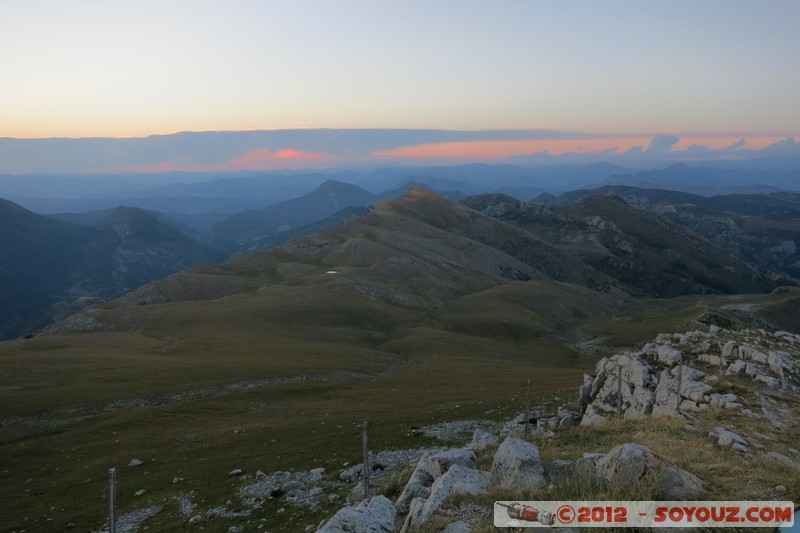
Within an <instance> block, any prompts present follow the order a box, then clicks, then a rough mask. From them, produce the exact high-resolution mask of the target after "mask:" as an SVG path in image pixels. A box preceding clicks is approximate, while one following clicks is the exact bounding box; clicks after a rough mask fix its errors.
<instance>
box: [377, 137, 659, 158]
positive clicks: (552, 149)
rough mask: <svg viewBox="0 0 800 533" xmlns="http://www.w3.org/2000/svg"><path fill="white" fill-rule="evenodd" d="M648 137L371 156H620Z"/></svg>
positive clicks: (454, 145)
mask: <svg viewBox="0 0 800 533" xmlns="http://www.w3.org/2000/svg"><path fill="white" fill-rule="evenodd" d="M650 140H651V137H615V138H593V139H592V138H586V139H542V140H532V141H529V140H526V141H466V142H447V143H436V144H422V145H417V146H404V147H402V148H396V149H394V150H387V151H383V152H375V153H374V154H373V155H377V156H387V157H401V158H409V159H432V158H471V159H499V158H504V157H511V156H515V155H528V154H535V153H540V152H548V153H549V154H550V155H562V154H565V153H567V152H576V153H588V152H599V151H605V150H612V153H615V154H621V153H623V152H624V151H626V150H628V149H630V148H633V147H634V146H642V147H647V145H648V144H649V143H650Z"/></svg>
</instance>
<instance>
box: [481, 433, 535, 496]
mask: <svg viewBox="0 0 800 533" xmlns="http://www.w3.org/2000/svg"><path fill="white" fill-rule="evenodd" d="M492 476H493V477H494V480H495V482H496V483H497V485H498V486H500V487H517V488H523V487H527V488H537V487H541V486H542V485H543V484H544V466H542V461H541V458H540V455H539V448H537V447H536V445H535V444H531V443H530V442H525V441H523V440H520V439H516V438H513V437H508V438H507V439H506V440H504V441H503V443H502V444H501V445H500V447H499V448H497V452H496V453H495V455H494V460H493V461H492Z"/></svg>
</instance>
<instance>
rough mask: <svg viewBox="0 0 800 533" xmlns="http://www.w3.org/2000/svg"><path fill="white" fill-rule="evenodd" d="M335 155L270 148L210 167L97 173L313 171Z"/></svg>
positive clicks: (172, 165)
mask: <svg viewBox="0 0 800 533" xmlns="http://www.w3.org/2000/svg"><path fill="white" fill-rule="evenodd" d="M334 159H335V158H334V156H331V155H328V154H319V153H315V152H303V151H301V150H292V149H283V150H278V151H277V152H271V151H270V150H269V149H268V148H256V149H254V150H250V151H248V152H245V153H244V154H242V155H240V156H238V157H236V158H234V159H231V160H230V161H225V162H223V163H212V164H207V165H197V164H191V163H189V162H181V161H162V162H160V163H155V164H152V165H139V166H133V167H122V168H114V169H99V170H95V171H94V173H106V172H112V173H113V172H137V173H138V172H141V173H159V172H231V171H236V170H283V169H296V168H309V167H311V166H313V165H312V163H319V162H325V161H333V160H334Z"/></svg>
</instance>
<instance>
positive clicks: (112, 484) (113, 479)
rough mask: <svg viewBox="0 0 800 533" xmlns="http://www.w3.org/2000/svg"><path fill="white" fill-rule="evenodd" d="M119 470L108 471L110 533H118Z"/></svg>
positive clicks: (111, 469)
mask: <svg viewBox="0 0 800 533" xmlns="http://www.w3.org/2000/svg"><path fill="white" fill-rule="evenodd" d="M116 506H117V469H116V468H109V469H108V533H117V516H116Z"/></svg>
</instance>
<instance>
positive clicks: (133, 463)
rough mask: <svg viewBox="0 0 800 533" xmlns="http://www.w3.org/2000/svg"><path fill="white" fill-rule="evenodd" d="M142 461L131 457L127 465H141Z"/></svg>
mask: <svg viewBox="0 0 800 533" xmlns="http://www.w3.org/2000/svg"><path fill="white" fill-rule="evenodd" d="M142 464H144V463H142V462H141V461H140V460H139V459H131V462H130V463H128V466H142Z"/></svg>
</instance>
